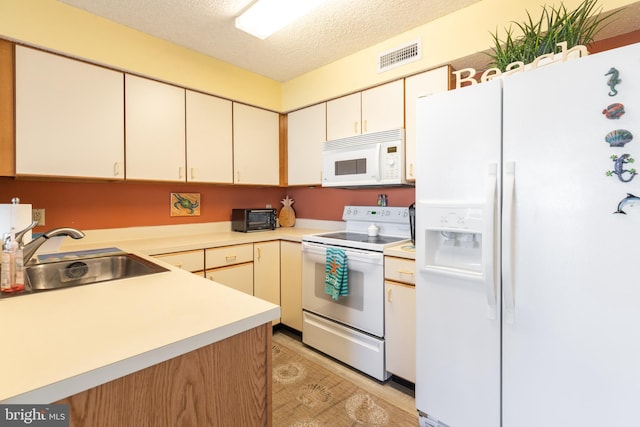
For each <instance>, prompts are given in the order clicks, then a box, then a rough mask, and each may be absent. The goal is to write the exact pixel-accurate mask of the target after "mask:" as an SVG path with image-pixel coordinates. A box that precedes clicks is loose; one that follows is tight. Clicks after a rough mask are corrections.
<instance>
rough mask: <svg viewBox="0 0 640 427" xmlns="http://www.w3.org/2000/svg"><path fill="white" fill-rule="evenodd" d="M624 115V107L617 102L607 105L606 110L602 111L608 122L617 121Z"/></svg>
mask: <svg viewBox="0 0 640 427" xmlns="http://www.w3.org/2000/svg"><path fill="white" fill-rule="evenodd" d="M624 113H625V111H624V105H623V104H621V103H619V102H616V103H613V104H609V105H608V106H607V108H605V109H604V110H602V114H604V116H605V117H606V118H607V119H610V120H617V119H619V118H620V117H622V115H623V114H624Z"/></svg>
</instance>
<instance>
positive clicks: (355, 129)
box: [353, 121, 358, 134]
mask: <svg viewBox="0 0 640 427" xmlns="http://www.w3.org/2000/svg"><path fill="white" fill-rule="evenodd" d="M353 133H355V134H357V133H358V122H357V121H356V122H353Z"/></svg>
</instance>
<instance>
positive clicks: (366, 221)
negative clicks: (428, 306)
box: [302, 206, 411, 381]
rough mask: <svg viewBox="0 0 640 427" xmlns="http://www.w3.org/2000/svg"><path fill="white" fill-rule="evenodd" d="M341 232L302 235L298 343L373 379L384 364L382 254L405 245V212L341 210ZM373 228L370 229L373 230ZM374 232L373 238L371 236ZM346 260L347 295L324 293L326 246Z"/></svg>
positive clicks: (364, 208)
mask: <svg viewBox="0 0 640 427" xmlns="http://www.w3.org/2000/svg"><path fill="white" fill-rule="evenodd" d="M342 219H343V220H344V221H345V229H344V230H343V231H338V232H328V233H319V234H310V235H305V236H303V237H302V308H303V325H302V341H303V342H304V343H305V344H307V345H309V346H311V347H313V348H316V349H318V350H320V351H322V352H323V353H326V354H328V355H329V356H332V357H334V358H336V359H338V360H340V361H342V362H344V363H346V364H348V365H350V366H352V367H354V368H356V369H358V370H360V371H362V372H364V373H366V374H368V375H370V376H372V377H374V378H376V379H378V380H381V381H383V380H386V379H387V378H388V377H389V375H388V374H387V372H386V369H385V363H384V360H385V358H384V350H385V349H384V255H383V251H384V249H385V248H386V247H388V246H391V245H395V244H399V243H401V242H404V241H406V242H409V241H410V240H409V239H410V236H411V232H410V227H409V209H408V208H402V207H379V206H345V208H344V211H343V215H342ZM372 225H373V226H374V227H372ZM375 228H377V235H375V236H372V235H370V234H375V233H373V232H375V231H376V230H375ZM332 247H333V248H340V249H342V250H344V252H345V254H346V257H347V272H348V282H347V283H348V296H340V297H339V298H338V299H337V300H333V299H332V297H331V296H330V295H328V294H326V293H325V277H326V276H325V275H326V272H325V266H326V250H327V248H332Z"/></svg>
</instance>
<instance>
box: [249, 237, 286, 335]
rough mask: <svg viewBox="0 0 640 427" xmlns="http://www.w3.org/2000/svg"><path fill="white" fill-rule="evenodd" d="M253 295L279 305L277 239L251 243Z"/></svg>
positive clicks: (278, 245)
mask: <svg viewBox="0 0 640 427" xmlns="http://www.w3.org/2000/svg"><path fill="white" fill-rule="evenodd" d="M253 295H254V296H255V297H258V298H261V299H263V300H265V301H269V302H272V303H274V304H277V305H280V241H279V240H273V241H270V242H260V243H254V244H253ZM276 323H279V322H278V321H277V320H276V321H274V324H276Z"/></svg>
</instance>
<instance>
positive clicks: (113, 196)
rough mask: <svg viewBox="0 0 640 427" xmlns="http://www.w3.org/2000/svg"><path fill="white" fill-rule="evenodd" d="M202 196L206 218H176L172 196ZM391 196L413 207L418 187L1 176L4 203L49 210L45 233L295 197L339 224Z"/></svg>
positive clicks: (170, 221) (209, 215)
mask: <svg viewBox="0 0 640 427" xmlns="http://www.w3.org/2000/svg"><path fill="white" fill-rule="evenodd" d="M176 192H185V193H200V196H201V206H200V216H196V217H172V216H170V209H171V201H170V198H171V193H176ZM379 193H385V194H387V195H388V198H389V205H390V206H408V205H409V204H410V203H412V202H413V198H414V189H413V188H388V189H384V190H382V189H358V190H345V189H331V188H307V187H301V188H289V189H288V190H287V189H285V188H278V187H275V188H274V187H244V186H231V185H227V186H222V185H205V184H202V185H197V184H170V183H139V182H138V183H131V182H120V183H113V182H54V181H30V180H19V179H18V180H16V179H13V178H0V203H9V202H10V201H11V199H12V198H13V197H19V198H20V201H21V203H30V204H31V205H32V206H33V208H34V209H38V208H44V209H45V226H44V227H37V228H36V229H35V230H34V231H35V232H42V231H45V230H49V229H51V228H55V227H63V226H68V227H75V228H79V229H81V230H94V229H103V228H125V227H137V226H151V225H177V224H190V223H200V222H217V221H229V220H230V219H231V209H232V208H256V207H257V208H263V207H265V206H266V205H267V204H271V206H273V207H274V208H276V209H278V212H279V211H280V208H281V207H282V204H281V203H280V201H281V200H282V199H284V197H285V196H286V195H289V196H290V197H291V198H292V199H293V200H294V201H295V203H294V205H293V208H294V210H295V211H296V216H297V217H298V218H309V219H322V220H332V221H339V220H341V217H342V208H343V206H344V205H347V204H354V205H375V204H376V203H377V200H378V194H379Z"/></svg>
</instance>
